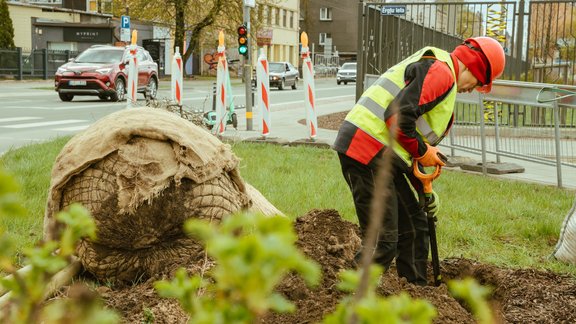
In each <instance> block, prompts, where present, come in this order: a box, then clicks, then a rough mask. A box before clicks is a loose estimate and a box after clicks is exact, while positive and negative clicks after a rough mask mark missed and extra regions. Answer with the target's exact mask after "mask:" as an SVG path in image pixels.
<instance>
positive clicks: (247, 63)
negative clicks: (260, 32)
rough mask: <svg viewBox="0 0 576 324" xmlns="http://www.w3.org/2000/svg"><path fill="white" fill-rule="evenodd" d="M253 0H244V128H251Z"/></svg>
mask: <svg viewBox="0 0 576 324" xmlns="http://www.w3.org/2000/svg"><path fill="white" fill-rule="evenodd" d="M255 2H256V1H255V0H244V24H245V25H246V31H247V34H248V55H246V56H245V58H244V86H245V88H246V89H245V90H246V92H245V96H246V130H253V127H252V122H253V118H252V117H253V115H252V45H251V44H252V42H251V38H252V35H251V34H250V7H254V6H255Z"/></svg>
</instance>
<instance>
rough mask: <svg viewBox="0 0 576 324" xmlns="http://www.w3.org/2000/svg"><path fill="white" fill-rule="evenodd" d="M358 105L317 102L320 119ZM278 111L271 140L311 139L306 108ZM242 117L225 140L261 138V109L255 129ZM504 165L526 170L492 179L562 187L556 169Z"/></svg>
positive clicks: (325, 139) (569, 178)
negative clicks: (303, 122) (249, 129)
mask: <svg viewBox="0 0 576 324" xmlns="http://www.w3.org/2000/svg"><path fill="white" fill-rule="evenodd" d="M353 104H354V98H353V96H347V97H344V98H330V99H324V100H318V102H317V112H318V116H321V115H326V114H331V113H336V112H341V111H347V110H349V109H350V107H352V106H353ZM274 108H275V109H274V111H273V112H272V113H271V116H272V117H271V118H272V120H271V124H272V125H271V128H270V129H271V131H270V135H269V136H268V137H269V138H270V139H274V138H277V139H278V142H283V141H284V142H294V141H301V140H306V139H308V129H307V127H306V126H305V125H303V124H301V123H298V121H299V120H302V119H305V118H306V117H305V116H306V115H305V110H304V107H303V106H302V107H293V106H292V107H279V106H275V107H274ZM236 112H237V114H238V130H234V129H233V128H231V126H228V128H227V130H226V131H225V132H224V138H225V139H228V140H233V141H234V140H236V141H237V140H247V139H258V138H261V128H260V120H259V119H258V118H259V114H258V112H257V109H254V112H253V113H254V117H253V128H252V129H253V130H251V131H248V130H246V111H245V110H237V111H236ZM336 135H337V131H334V130H327V129H318V136H317V137H316V141H317V142H320V143H326V144H328V145H332V144H333V143H334V140H335V139H336ZM441 149H442V151H443V152H444V153H447V154H450V148H448V147H442V145H441ZM455 157H467V158H471V159H472V160H474V161H475V162H478V163H481V162H482V156H481V155H478V154H472V153H468V152H465V151H460V150H458V151H456V153H455ZM486 161H487V162H488V163H490V162H496V157H495V156H493V155H487V157H486ZM500 162H501V163H513V164H515V165H518V166H520V167H523V168H524V172H523V173H507V174H499V175H496V174H487V175H488V176H490V177H494V178H497V179H509V180H518V181H524V182H532V183H537V184H541V185H549V186H553V187H557V186H558V179H557V171H556V167H554V166H548V165H542V164H537V163H533V162H528V161H524V160H518V159H510V158H501V161H500ZM447 169H448V170H455V171H460V172H467V173H471V174H479V175H480V174H482V173H481V172H475V171H465V170H462V169H461V168H460V167H450V168H448V167H447ZM562 187H563V188H566V189H572V190H576V172H574V170H573V168H568V167H562Z"/></svg>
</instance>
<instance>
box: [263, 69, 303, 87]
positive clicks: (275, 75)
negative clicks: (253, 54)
mask: <svg viewBox="0 0 576 324" xmlns="http://www.w3.org/2000/svg"><path fill="white" fill-rule="evenodd" d="M268 66H269V67H270V87H278V90H283V89H284V88H285V87H287V86H291V87H292V89H296V88H297V87H298V79H299V77H298V76H299V73H298V70H297V69H296V68H295V67H294V66H293V65H292V64H290V63H289V62H270V63H268Z"/></svg>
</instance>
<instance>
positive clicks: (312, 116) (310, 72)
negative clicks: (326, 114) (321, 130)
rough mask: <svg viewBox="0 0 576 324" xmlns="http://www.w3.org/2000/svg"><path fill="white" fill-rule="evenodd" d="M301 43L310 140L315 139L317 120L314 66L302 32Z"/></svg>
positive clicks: (306, 39) (305, 37)
mask: <svg viewBox="0 0 576 324" xmlns="http://www.w3.org/2000/svg"><path fill="white" fill-rule="evenodd" d="M300 42H301V43H302V59H303V60H302V65H303V66H302V74H303V78H304V93H305V96H306V98H305V103H304V104H305V106H306V125H307V126H308V135H309V136H310V139H312V140H314V139H315V138H316V131H317V129H318V120H317V117H316V102H315V100H316V98H315V96H316V95H315V93H316V92H315V84H314V66H313V64H312V60H311V59H310V50H309V49H308V35H307V34H306V32H302V35H301V36H300Z"/></svg>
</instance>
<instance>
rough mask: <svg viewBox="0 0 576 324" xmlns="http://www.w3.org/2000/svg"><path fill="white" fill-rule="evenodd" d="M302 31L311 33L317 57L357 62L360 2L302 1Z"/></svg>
mask: <svg viewBox="0 0 576 324" xmlns="http://www.w3.org/2000/svg"><path fill="white" fill-rule="evenodd" d="M299 20H300V30H301V31H305V32H306V33H307V34H308V39H309V45H308V46H309V48H310V51H313V53H314V54H321V55H323V56H325V57H332V56H335V57H338V58H339V60H340V63H342V62H346V61H355V60H356V54H357V46H358V45H357V43H358V1H350V0H300V19H299Z"/></svg>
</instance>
